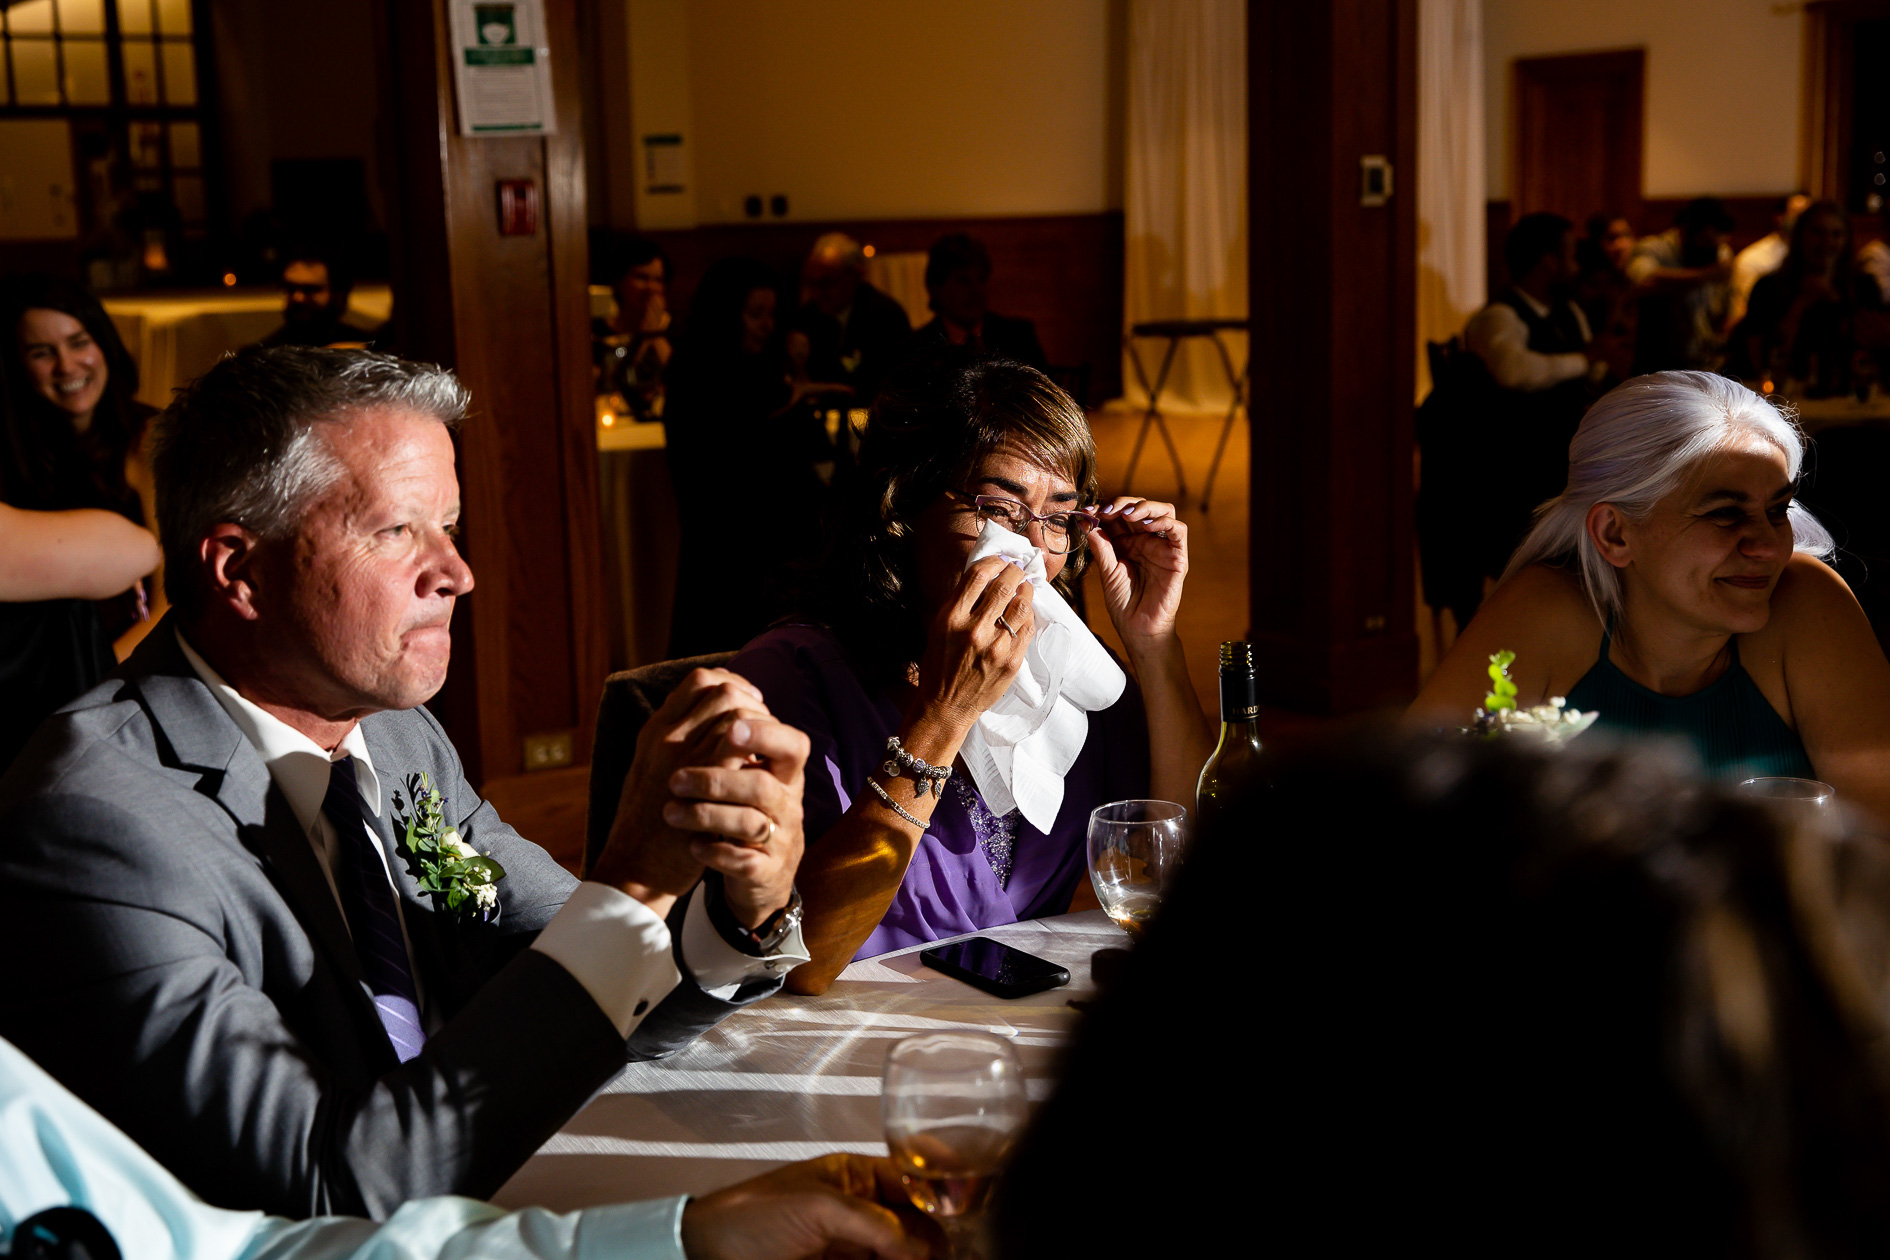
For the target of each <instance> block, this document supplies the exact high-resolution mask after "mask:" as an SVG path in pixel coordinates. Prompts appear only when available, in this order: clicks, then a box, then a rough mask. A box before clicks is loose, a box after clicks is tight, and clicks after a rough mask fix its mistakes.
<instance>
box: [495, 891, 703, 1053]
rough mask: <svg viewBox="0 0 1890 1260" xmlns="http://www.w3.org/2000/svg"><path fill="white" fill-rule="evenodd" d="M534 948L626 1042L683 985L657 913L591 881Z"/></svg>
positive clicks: (666, 930)
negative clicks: (580, 987)
mask: <svg viewBox="0 0 1890 1260" xmlns="http://www.w3.org/2000/svg"><path fill="white" fill-rule="evenodd" d="M532 948H533V949H535V950H537V951H538V952H539V953H541V954H544V955H545V956H546V957H548V958H550V959H551V960H552V961H553V962H555V963H557V964H558V965H559V966H560V967H563V968H564V969H565V970H566V971H568V972H570V973H571V974H572V975H573V976H574V977H576V979H577V982H578V983H579V984H581V985H583V986H584V991H585V992H586V993H588V994H590V995H591V998H592V1000H593V1001H595V1002H596V1003H597V1005H598V1007H599V1008H600V1009H601V1010H602V1011H603V1012H604V1014H605V1016H606V1017H607V1018H609V1020H610V1022H611V1023H612V1024H614V1025H616V1028H617V1031H618V1032H620V1033H622V1034H623V1035H624V1037H625V1039H626V1040H627V1039H628V1038H629V1036H630V1034H631V1033H632V1032H634V1031H635V1030H636V1026H637V1025H638V1024H640V1023H642V1022H643V1017H644V1016H645V1015H648V1014H649V1013H650V1010H651V1008H653V1007H654V1006H655V1005H656V1004H657V1003H658V1002H661V1001H662V1000H663V999H664V998H665V997H667V996H669V991H670V990H671V989H673V988H675V987H676V985H677V984H678V983H680V981H681V980H682V976H681V974H680V973H679V972H678V971H677V970H676V961H675V959H674V958H672V957H671V956H670V939H669V928H668V927H667V926H665V925H664V923H663V920H662V919H661V918H660V917H658V916H657V914H656V912H655V911H654V910H651V909H650V908H649V907H648V906H646V905H644V904H643V903H642V902H641V901H638V900H637V899H636V898H635V897H632V896H631V895H630V894H628V893H626V892H623V891H621V890H619V889H616V888H612V887H610V886H609V885H608V884H599V883H596V882H594V881H591V880H586V881H584V882H583V883H581V884H579V885H578V886H577V888H576V889H575V890H574V891H573V892H572V893H571V896H570V898H569V900H567V901H566V902H565V903H564V908H563V909H561V910H559V911H558V913H557V914H555V915H553V916H552V918H551V922H549V923H547V924H545V927H544V930H543V931H541V932H540V933H539V934H538V939H537V940H535V941H533V942H532Z"/></svg>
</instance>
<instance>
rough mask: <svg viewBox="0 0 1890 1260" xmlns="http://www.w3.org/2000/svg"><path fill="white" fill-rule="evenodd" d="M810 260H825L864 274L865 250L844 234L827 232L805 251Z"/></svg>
mask: <svg viewBox="0 0 1890 1260" xmlns="http://www.w3.org/2000/svg"><path fill="white" fill-rule="evenodd" d="M807 255H808V257H810V258H825V259H829V260H831V261H833V262H837V263H839V264H840V265H841V266H843V267H849V268H851V269H852V270H854V271H857V272H859V273H860V274H861V275H865V274H866V249H865V247H864V246H862V245H861V244H860V243H859V242H858V241H856V240H854V239H853V238H852V237H851V236H848V235H847V234H846V233H845V232H829V233H827V234H826V235H825V236H822V237H821V238H820V239H819V240H817V241H815V242H814V248H812V249H810V250H808V251H807Z"/></svg>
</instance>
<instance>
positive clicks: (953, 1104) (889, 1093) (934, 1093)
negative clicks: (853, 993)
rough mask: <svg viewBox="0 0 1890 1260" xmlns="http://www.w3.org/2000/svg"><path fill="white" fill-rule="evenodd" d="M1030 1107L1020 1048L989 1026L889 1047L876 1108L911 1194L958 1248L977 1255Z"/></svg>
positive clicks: (963, 1253)
mask: <svg viewBox="0 0 1890 1260" xmlns="http://www.w3.org/2000/svg"><path fill="white" fill-rule="evenodd" d="M1027 1113H1028V1107H1027V1104H1026V1101H1025V1096H1024V1069H1023V1068H1022V1067H1021V1066H1020V1065H1019V1064H1018V1062H1017V1052H1016V1051H1015V1050H1014V1049H1012V1048H1011V1044H1010V1043H1009V1042H1007V1041H1005V1040H1003V1039H1002V1038H998V1037H993V1036H991V1035H989V1034H988V1033H977V1032H937V1033H922V1034H920V1035H919V1036H916V1037H907V1038H905V1039H904V1040H903V1041H901V1042H899V1043H898V1044H897V1045H895V1046H894V1047H893V1048H892V1051H891V1053H889V1054H888V1055H887V1056H886V1072H885V1077H884V1081H883V1083H882V1085H881V1088H880V1095H879V1114H880V1120H881V1122H882V1123H883V1124H884V1125H885V1128H886V1146H887V1149H888V1150H890V1151H891V1152H892V1157H893V1162H894V1163H895V1164H896V1165H897V1166H898V1168H899V1176H900V1179H901V1180H902V1181H903V1182H904V1183H905V1187H906V1195H907V1197H909V1198H910V1199H911V1200H912V1202H913V1205H914V1206H915V1207H917V1208H918V1209H919V1210H920V1211H922V1212H924V1213H926V1214H927V1215H928V1216H930V1217H932V1218H933V1219H934V1220H936V1221H937V1222H938V1223H939V1225H940V1226H941V1227H943V1229H944V1230H945V1236H946V1237H947V1238H948V1239H950V1240H951V1244H952V1254H953V1255H955V1256H959V1257H969V1256H973V1255H976V1254H977V1253H978V1250H979V1239H978V1233H979V1228H980V1220H979V1214H980V1213H981V1212H982V1211H983V1208H984V1205H985V1202H986V1201H987V1200H988V1199H989V1198H990V1197H991V1188H992V1186H993V1185H995V1184H996V1181H997V1175H998V1172H999V1170H1000V1169H1002V1168H1003V1166H1004V1162H1005V1160H1006V1159H1008V1158H1009V1157H1010V1152H1011V1144H1012V1142H1014V1141H1015V1140H1016V1138H1017V1133H1018V1130H1020V1129H1022V1128H1023V1127H1024V1120H1025V1118H1026V1115H1027Z"/></svg>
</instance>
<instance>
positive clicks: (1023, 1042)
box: [493, 910, 1128, 1211]
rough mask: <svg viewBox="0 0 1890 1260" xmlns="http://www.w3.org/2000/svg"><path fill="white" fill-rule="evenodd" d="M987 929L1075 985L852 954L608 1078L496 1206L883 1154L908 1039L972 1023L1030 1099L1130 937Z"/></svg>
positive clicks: (1044, 1083)
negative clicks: (807, 986)
mask: <svg viewBox="0 0 1890 1260" xmlns="http://www.w3.org/2000/svg"><path fill="white" fill-rule="evenodd" d="M979 935H982V936H990V937H993V938H995V939H997V940H1000V941H1003V942H1004V943H1005V944H1007V945H1014V946H1016V947H1017V948H1019V949H1022V950H1026V951H1028V952H1030V953H1033V954H1036V955H1038V956H1039V957H1042V958H1048V959H1050V960H1051V961H1053V962H1057V963H1061V964H1062V965H1063V966H1065V967H1067V968H1069V971H1070V983H1069V984H1068V985H1066V986H1064V987H1063V988H1060V989H1051V990H1049V991H1048V992H1045V993H1038V994H1034V995H1032V996H1030V997H1026V998H1013V999H1009V1000H1006V999H1003V998H996V997H992V996H990V995H989V994H986V993H983V992H980V991H979V990H977V989H974V988H972V987H971V986H970V985H967V984H963V983H961V982H960V981H957V980H953V979H952V978H950V977H949V976H945V975H942V974H940V973H939V972H936V971H933V970H932V969H931V968H929V967H926V966H924V965H923V964H921V963H920V962H919V958H918V950H919V949H921V948H929V946H915V947H914V948H913V949H910V950H901V951H899V952H897V953H892V954H884V955H881V956H880V957H878V958H872V959H866V960H864V961H861V962H856V963H854V964H853V965H852V966H850V967H848V968H847V969H846V970H845V971H844V972H842V973H841V974H840V978H839V979H838V980H836V981H835V982H834V985H833V987H832V988H830V989H829V990H827V992H826V993H824V994H822V995H821V996H820V997H817V998H808V997H794V996H789V995H785V994H784V995H781V996H777V997H774V998H770V999H768V1000H767V1001H764V1002H758V1003H756V1004H755V1005H754V1006H751V1007H749V1008H747V1009H745V1010H742V1011H739V1012H737V1013H736V1014H734V1015H731V1016H729V1018H727V1019H725V1020H723V1021H722V1023H720V1024H719V1025H717V1026H716V1027H715V1028H713V1029H711V1030H710V1031H709V1032H708V1033H707V1034H705V1035H704V1036H703V1037H702V1039H701V1040H699V1041H697V1042H696V1043H695V1044H694V1045H692V1046H690V1047H689V1048H688V1049H687V1050H684V1051H682V1052H681V1053H679V1054H677V1055H675V1056H674V1057H673V1058H670V1059H666V1060H663V1061H662V1062H659V1063H637V1064H632V1065H631V1066H630V1067H628V1068H626V1069H625V1070H624V1072H623V1073H622V1074H621V1075H619V1076H618V1077H617V1079H616V1080H614V1081H612V1082H611V1083H610V1084H609V1085H607V1086H605V1087H604V1089H603V1091H602V1092H601V1093H599V1094H598V1096H597V1097H596V1098H594V1099H592V1100H591V1103H590V1105H589V1106H587V1107H586V1108H585V1109H584V1110H583V1111H581V1112H579V1113H578V1115H577V1116H576V1117H575V1118H574V1119H573V1120H572V1121H571V1123H569V1124H567V1125H565V1126H564V1129H563V1130H562V1131H561V1132H559V1133H558V1134H556V1135H555V1136H554V1137H552V1139H551V1140H550V1141H549V1142H546V1143H545V1145H544V1146H543V1147H542V1148H541V1149H540V1150H539V1152H538V1154H537V1155H535V1156H533V1157H532V1159H531V1160H530V1162H528V1163H527V1164H526V1165H525V1167H524V1168H522V1169H520V1170H519V1172H518V1175H517V1176H515V1177H513V1178H512V1180H511V1181H509V1182H507V1183H506V1184H505V1186H504V1187H503V1188H501V1189H500V1191H499V1193H498V1194H496V1195H494V1196H493V1201H494V1202H496V1203H500V1204H502V1205H504V1206H506V1207H526V1206H529V1205H534V1204H535V1205H538V1206H541V1207H546V1208H551V1209H553V1210H555V1211H568V1210H571V1209H573V1208H581V1207H591V1206H594V1205H596V1204H600V1203H615V1202H620V1201H623V1200H626V1199H646V1198H654V1197H657V1196H661V1195H671V1194H704V1193H707V1192H708V1191H711V1190H715V1189H718V1188H719V1187H721V1186H725V1185H728V1184H729V1183H730V1182H734V1181H740V1180H742V1179H743V1178H745V1177H752V1176H754V1175H755V1174H757V1173H761V1172H766V1171H767V1170H768V1169H770V1168H774V1167H776V1166H778V1165H780V1164H784V1163H788V1162H790V1161H793V1160H799V1159H811V1158H813V1157H814V1156H816V1155H824V1154H826V1153H828V1152H830V1151H852V1152H857V1153H860V1154H872V1155H884V1154H885V1153H886V1144H885V1142H884V1140H883V1139H882V1136H881V1130H880V1123H879V1078H880V1071H881V1069H882V1068H883V1067H884V1066H885V1061H886V1052H887V1051H888V1050H889V1049H891V1047H892V1044H893V1043H894V1042H895V1041H897V1040H899V1039H900V1038H901V1037H907V1036H910V1035H912V1034H913V1033H919V1032H928V1031H933V1030H937V1029H944V1028H974V1029H980V1030H983V1031H988V1032H993V1033H997V1034H998V1035H1000V1036H1005V1037H1009V1038H1011V1039H1012V1044H1013V1045H1015V1046H1016V1047H1017V1053H1018V1057H1019V1058H1020V1059H1021V1060H1022V1062H1023V1065H1024V1074H1025V1076H1026V1077H1027V1078H1028V1080H1029V1088H1030V1097H1031V1099H1032V1100H1033V1101H1038V1102H1040V1101H1042V1100H1043V1099H1044V1098H1046V1097H1048V1096H1049V1093H1050V1088H1051V1085H1052V1081H1051V1077H1050V1073H1051V1071H1052V1069H1053V1068H1054V1066H1055V1063H1056V1060H1057V1056H1058V1052H1059V1050H1060V1049H1061V1047H1062V1046H1063V1043H1064V1041H1065V1039H1066V1038H1067V1037H1068V1036H1069V1034H1070V1031H1071V1029H1072V1027H1073V1026H1074V1025H1075V1022H1076V1019H1077V1012H1076V1011H1075V1010H1073V1009H1071V1008H1070V1006H1069V1005H1068V1001H1069V999H1070V998H1073V997H1088V996H1091V995H1092V994H1093V992H1094V990H1093V988H1092V986H1091V983H1090V976H1089V959H1090V955H1091V954H1093V953H1094V952H1095V951H1096V950H1098V949H1101V948H1103V947H1105V946H1123V945H1126V944H1127V942H1128V936H1127V935H1126V934H1125V933H1124V932H1123V931H1122V929H1120V928H1118V927H1116V926H1115V924H1113V923H1111V922H1110V921H1109V920H1108V918H1107V917H1106V916H1105V915H1104V914H1103V912H1102V911H1100V910H1090V911H1085V912H1083V913H1081V914H1069V915H1061V916H1058V917H1056V918H1051V919H1033V920H1031V921H1030V922H1027V923H1016V924H1011V925H1009V926H1006V927H1001V928H992V929H990V930H988V931H986V932H982V933H980V934H979Z"/></svg>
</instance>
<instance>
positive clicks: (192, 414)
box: [151, 346, 470, 616]
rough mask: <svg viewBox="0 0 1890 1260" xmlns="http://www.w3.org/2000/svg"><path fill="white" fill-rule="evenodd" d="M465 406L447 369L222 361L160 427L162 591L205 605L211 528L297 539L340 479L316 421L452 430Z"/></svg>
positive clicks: (278, 355) (311, 359) (268, 354)
mask: <svg viewBox="0 0 1890 1260" xmlns="http://www.w3.org/2000/svg"><path fill="white" fill-rule="evenodd" d="M469 399H470V396H469V395H468V394H467V392H466V387H465V386H464V385H461V384H460V383H459V378H457V377H455V376H454V375H453V374H452V373H451V372H448V371H447V370H446V369H444V368H441V367H436V366H434V365H432V364H430V363H409V362H407V361H406V360H404V359H397V358H395V357H394V356H393V355H389V354H370V353H367V352H365V351H360V350H324V349H316V348H313V347H309V346H270V347H260V346H251V347H250V348H248V349H246V350H240V351H238V352H237V353H235V354H232V355H227V356H225V357H224V359H223V361H222V362H220V363H218V364H217V365H216V366H215V367H213V368H211V369H210V370H209V371H208V372H205V373H204V374H203V375H202V376H200V377H198V378H197V379H196V380H194V381H192V382H191V383H190V384H189V385H187V386H185V387H184V388H183V389H182V390H180V391H178V394H177V397H176V399H175V400H174V401H173V402H172V403H171V405H170V406H169V407H168V408H166V409H165V411H164V414H162V415H161V416H159V417H158V418H157V421H156V427H155V430H154V435H153V439H152V456H151V466H152V477H153V480H154V481H155V482H156V483H157V518H158V519H157V524H158V537H159V538H160V539H161V540H162V542H163V546H164V593H165V594H166V595H168V596H169V597H170V601H171V603H172V604H174V605H175V606H176V607H177V608H178V610H179V611H180V612H182V613H184V614H185V615H187V616H188V615H190V614H192V613H194V612H196V611H197V610H198V607H199V605H200V602H201V598H202V594H203V583H202V576H203V575H202V574H201V572H200V569H201V568H202V562H201V560H200V558H199V555H198V550H199V546H200V544H201V543H202V541H203V537H204V535H205V533H207V532H208V531H209V530H210V529H211V528H212V527H213V526H216V525H220V524H223V523H225V522H229V523H233V524H236V525H241V526H242V527H243V528H244V529H247V530H249V531H250V532H251V533H253V534H255V535H257V536H258V537H261V538H265V539H278V538H283V537H286V536H288V535H290V534H292V533H294V531H295V527H296V525H297V524H298V523H299V521H300V520H301V516H302V513H303V512H304V511H305V510H306V509H307V507H308V505H309V504H310V503H311V502H312V501H313V500H314V499H316V498H317V497H319V496H320V495H321V494H322V493H323V492H324V491H326V490H327V489H328V488H329V487H331V486H332V485H334V483H335V481H336V479H337V478H339V477H340V476H341V473H342V467H341V463H340V461H339V460H337V459H336V458H335V456H334V454H333V452H332V451H331V450H330V449H329V446H328V442H327V439H326V438H325V437H324V436H323V435H322V433H321V428H320V426H322V425H324V424H332V423H336V422H340V421H345V420H346V419H348V418H349V417H350V416H352V415H356V414H359V413H360V412H362V411H365V410H368V409H370V408H380V407H393V408H399V409H401V410H404V411H413V412H418V413H420V414H422V415H427V416H432V417H434V418H435V419H437V420H439V421H440V422H441V423H442V424H444V425H446V427H447V428H448V429H456V428H458V426H459V422H460V421H461V420H462V419H464V418H465V415H466V406H467V403H468V401H469Z"/></svg>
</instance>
